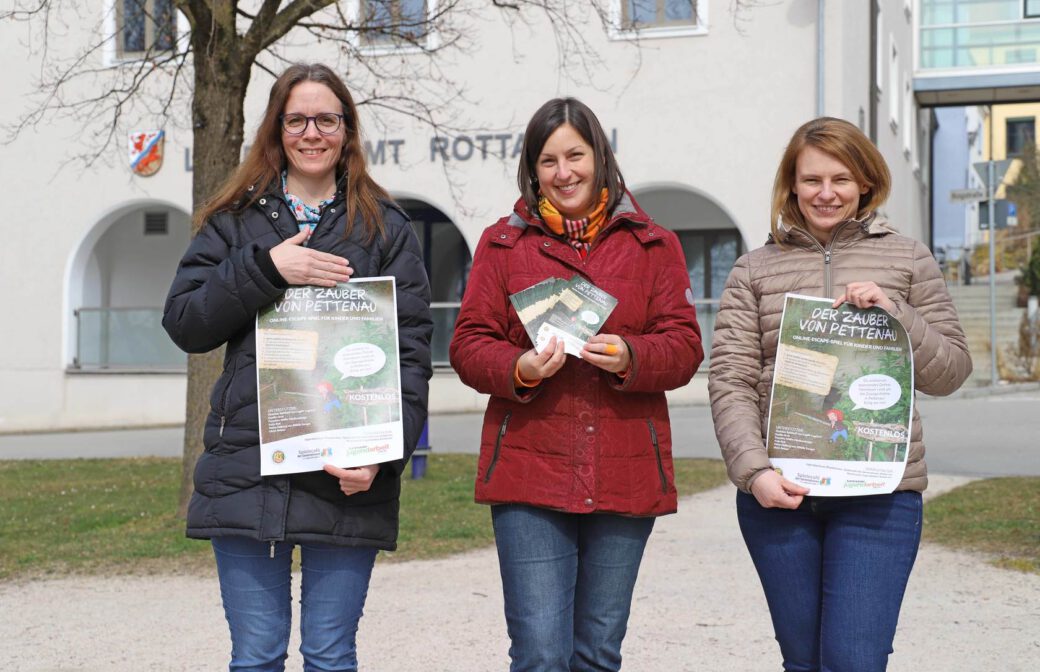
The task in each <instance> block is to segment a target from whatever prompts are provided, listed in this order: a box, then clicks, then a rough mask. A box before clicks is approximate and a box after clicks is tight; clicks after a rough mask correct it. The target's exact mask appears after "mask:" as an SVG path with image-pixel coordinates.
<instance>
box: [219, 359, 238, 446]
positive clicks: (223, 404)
mask: <svg viewBox="0 0 1040 672" xmlns="http://www.w3.org/2000/svg"><path fill="white" fill-rule="evenodd" d="M236 373H238V359H237V358H236V359H235V365H234V366H233V367H232V368H231V376H230V377H229V378H228V382H227V385H226V386H225V387H224V394H223V396H222V397H221V399H220V431H219V433H218V434H217V436H219V437H221V438H223V437H224V424H225V423H226V422H227V406H228V399H229V398H230V397H231V384H232V383H233V382H235V374H236Z"/></svg>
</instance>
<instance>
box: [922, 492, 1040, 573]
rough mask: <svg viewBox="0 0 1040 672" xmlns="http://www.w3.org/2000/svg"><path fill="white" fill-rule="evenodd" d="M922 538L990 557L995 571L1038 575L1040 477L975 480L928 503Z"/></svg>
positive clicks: (1039, 551)
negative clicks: (997, 569) (995, 568)
mask: <svg viewBox="0 0 1040 672" xmlns="http://www.w3.org/2000/svg"><path fill="white" fill-rule="evenodd" d="M924 521H925V523H924V537H925V539H926V540H928V541H934V542H938V543H941V544H945V545H947V546H952V547H955V548H962V549H967V550H974V551H981V552H983V553H987V554H990V555H991V556H993V563H994V564H996V565H997V566H998V567H1005V568H1008V569H1017V570H1021V571H1025V572H1035V573H1040V478H1036V477H1032V478H1026V477H1019V478H990V479H986V480H983V481H974V482H972V483H968V484H967V485H965V486H962V487H960V488H957V489H955V490H951V491H950V492H947V493H945V494H943V495H939V496H938V497H936V498H935V499H933V500H931V501H930V502H928V504H926V505H925V509H924Z"/></svg>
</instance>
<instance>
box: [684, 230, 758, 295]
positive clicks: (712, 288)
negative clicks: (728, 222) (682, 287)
mask: <svg viewBox="0 0 1040 672" xmlns="http://www.w3.org/2000/svg"><path fill="white" fill-rule="evenodd" d="M675 235H677V236H679V243H680V245H682V249H683V254H684V255H685V257H686V269H687V272H688V273H689V274H690V287H691V288H692V289H693V298H695V299H718V298H720V297H721V296H722V290H723V288H724V287H725V286H726V278H727V277H729V272H730V271H731V270H733V264H735V263H737V258H738V257H740V255H741V254H742V253H743V249H742V248H743V243H742V239H741V237H740V232H738V231H737V230H736V229H689V230H679V231H676V232H675Z"/></svg>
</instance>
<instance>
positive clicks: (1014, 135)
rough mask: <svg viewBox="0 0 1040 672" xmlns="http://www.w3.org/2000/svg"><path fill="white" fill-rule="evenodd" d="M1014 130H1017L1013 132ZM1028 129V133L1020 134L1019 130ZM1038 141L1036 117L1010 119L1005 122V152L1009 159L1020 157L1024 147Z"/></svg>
mask: <svg viewBox="0 0 1040 672" xmlns="http://www.w3.org/2000/svg"><path fill="white" fill-rule="evenodd" d="M1012 128H1014V129H1016V130H1015V131H1012ZM1019 128H1028V129H1029V131H1027V132H1026V133H1024V134H1023V133H1019V132H1018V131H1017V129H1019ZM1035 140H1036V117H1009V118H1007V119H1005V120H1004V150H1005V156H1007V157H1008V158H1011V157H1014V156H1019V155H1020V154H1021V153H1022V147H1024V146H1025V145H1026V143H1028V142H1035Z"/></svg>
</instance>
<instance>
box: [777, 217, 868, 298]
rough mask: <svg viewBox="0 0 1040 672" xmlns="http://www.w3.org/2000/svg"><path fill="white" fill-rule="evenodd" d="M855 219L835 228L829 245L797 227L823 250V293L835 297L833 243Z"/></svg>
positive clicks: (796, 229)
mask: <svg viewBox="0 0 1040 672" xmlns="http://www.w3.org/2000/svg"><path fill="white" fill-rule="evenodd" d="M855 221H857V220H855V219H847V220H845V221H844V222H842V223H841V224H839V225H838V226H837V227H836V228H835V229H834V233H832V234H831V239H830V240H828V241H827V246H826V247H824V246H823V245H820V241H818V240H816V236H814V235H812V234H811V233H809V232H808V231H803V230H802V229H799V228H795V229H793V230H794V231H798V232H799V233H800V234H802V235H804V236H805V237H806V238H808V239H809V240H810V241H811V242H812V244H813V245H815V246H816V249H818V250H819V251H820V252H823V295H824V296H827V297H830V298H834V297H833V294H834V288H833V287H832V286H831V256H832V252H831V245H833V244H834V240H835V239H836V238H837V237H838V232H839V231H841V230H842V229H843V228H845V227H846V226H847V225H848V224H849V223H850V222H855Z"/></svg>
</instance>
